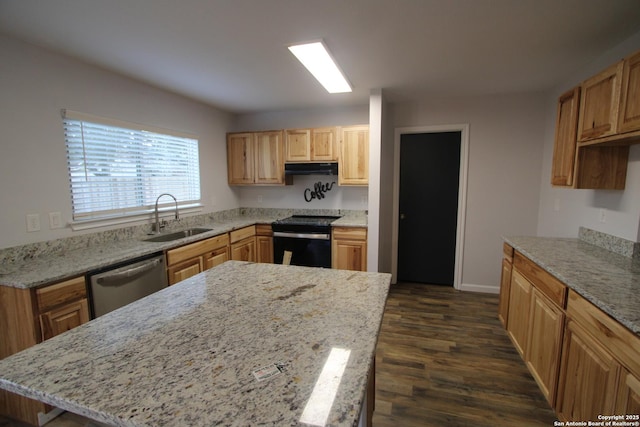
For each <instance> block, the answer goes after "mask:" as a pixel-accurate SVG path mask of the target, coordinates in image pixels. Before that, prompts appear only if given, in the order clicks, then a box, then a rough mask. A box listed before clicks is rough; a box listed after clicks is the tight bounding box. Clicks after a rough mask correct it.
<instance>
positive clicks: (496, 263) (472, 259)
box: [388, 94, 546, 292]
mask: <svg viewBox="0 0 640 427" xmlns="http://www.w3.org/2000/svg"><path fill="white" fill-rule="evenodd" d="M545 100H546V98H545V96H543V95H542V94H513V95H500V96H485V97H461V98H446V99H437V98H430V99H425V100H424V101H423V102H421V103H414V104H395V105H393V113H392V114H393V126H395V127H411V126H435V125H450V124H463V123H468V124H469V170H468V187H467V215H466V220H465V243H464V254H463V266H462V285H463V286H467V285H470V286H469V287H473V286H488V287H495V289H496V292H497V290H498V288H499V283H500V262H501V256H502V239H501V236H503V235H535V234H536V227H537V214H538V202H539V189H540V184H539V183H540V169H541V165H542V148H543V137H544V130H545V118H546V117H545V111H546V110H545ZM388 185H392V183H391V182H389V184H388ZM435 226H437V225H434V224H425V227H435Z"/></svg>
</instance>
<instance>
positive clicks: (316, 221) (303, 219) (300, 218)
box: [272, 215, 340, 226]
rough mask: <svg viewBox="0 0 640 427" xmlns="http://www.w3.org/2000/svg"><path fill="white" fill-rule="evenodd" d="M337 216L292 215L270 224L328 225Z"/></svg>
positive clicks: (337, 217)
mask: <svg viewBox="0 0 640 427" xmlns="http://www.w3.org/2000/svg"><path fill="white" fill-rule="evenodd" d="M339 218H340V217H339V216H328V215H326V216H325V215H293V216H290V217H287V218H283V219H279V220H277V221H274V222H273V223H272V224H278V225H320V226H330V225H331V223H332V222H333V221H335V220H336V219H339Z"/></svg>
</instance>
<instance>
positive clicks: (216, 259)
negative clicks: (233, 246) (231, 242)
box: [202, 246, 229, 270]
mask: <svg viewBox="0 0 640 427" xmlns="http://www.w3.org/2000/svg"><path fill="white" fill-rule="evenodd" d="M225 261H229V248H228V247H226V246H225V247H222V248H219V249H216V250H213V251H211V252H208V253H206V254H204V255H203V256H202V262H203V264H204V266H203V270H208V269H210V268H213V267H215V266H217V265H220V264H222V263H223V262H225Z"/></svg>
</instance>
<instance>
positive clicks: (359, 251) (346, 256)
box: [331, 240, 367, 271]
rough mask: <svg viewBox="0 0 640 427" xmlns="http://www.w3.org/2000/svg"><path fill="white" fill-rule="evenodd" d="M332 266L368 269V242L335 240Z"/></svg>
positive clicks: (332, 250) (343, 268)
mask: <svg viewBox="0 0 640 427" xmlns="http://www.w3.org/2000/svg"><path fill="white" fill-rule="evenodd" d="M331 256H332V258H333V261H332V263H331V264H332V266H331V268H336V269H340V270H354V271H367V242H359V241H355V240H353V241H352V240H334V241H333V248H332V249H331Z"/></svg>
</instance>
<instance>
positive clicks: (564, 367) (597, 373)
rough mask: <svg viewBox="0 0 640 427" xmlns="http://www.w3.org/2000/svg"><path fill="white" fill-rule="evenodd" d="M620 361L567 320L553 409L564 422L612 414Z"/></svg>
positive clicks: (578, 326)
mask: <svg viewBox="0 0 640 427" xmlns="http://www.w3.org/2000/svg"><path fill="white" fill-rule="evenodd" d="M619 372H620V364H619V363H618V362H617V361H616V360H615V359H614V358H613V357H612V356H611V354H610V353H609V352H607V351H606V350H605V348H604V347H603V346H602V345H601V344H600V343H598V342H597V341H596V340H594V339H593V338H592V337H591V336H590V335H589V334H588V333H587V332H586V331H585V330H584V329H583V328H582V327H580V325H578V324H577V323H576V322H575V321H573V320H570V321H568V322H567V326H566V328H565V333H564V345H563V349H562V362H561V367H560V378H559V381H558V398H557V401H556V412H557V414H558V416H559V418H560V419H561V420H563V421H569V420H597V419H598V415H601V414H604V415H610V414H613V413H614V409H615V408H614V402H615V400H616V399H615V396H616V382H617V378H618V375H619Z"/></svg>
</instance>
